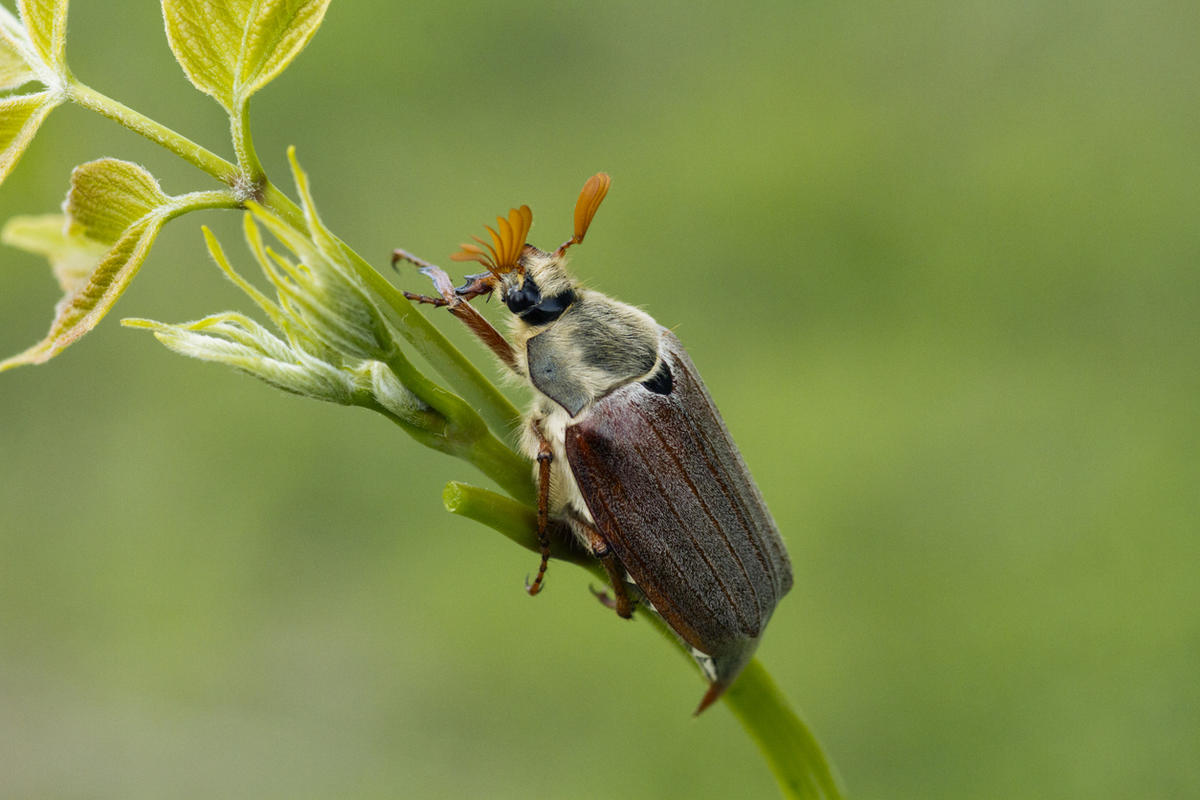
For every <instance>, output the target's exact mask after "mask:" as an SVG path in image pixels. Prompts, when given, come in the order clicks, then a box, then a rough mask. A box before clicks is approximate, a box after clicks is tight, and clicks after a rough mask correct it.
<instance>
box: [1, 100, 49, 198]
mask: <svg viewBox="0 0 1200 800" xmlns="http://www.w3.org/2000/svg"><path fill="white" fill-rule="evenodd" d="M60 102H61V100H60V99H59V98H58V97H57V96H55V95H54V94H53V93H52V92H48V91H46V92H38V93H36V94H27V95H20V96H18V97H7V98H4V99H3V100H0V181H3V180H4V179H5V178H7V177H8V173H10V172H12V169H13V167H15V166H16V165H17V161H18V160H19V159H20V158H21V154H22V153H24V152H25V148H26V147H28V146H29V143H30V142H31V141H33V137H34V136H35V135H36V134H37V132H38V128H40V127H41V125H42V122H43V121H45V119H46V115H47V114H49V113H50V112H51V111H52V110H53V109H54V107H55V106H56V105H58V104H59V103H60Z"/></svg>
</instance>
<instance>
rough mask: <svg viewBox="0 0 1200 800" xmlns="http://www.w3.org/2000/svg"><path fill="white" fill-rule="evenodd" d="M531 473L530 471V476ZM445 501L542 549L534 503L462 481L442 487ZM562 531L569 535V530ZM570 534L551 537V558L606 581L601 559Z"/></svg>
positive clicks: (530, 547)
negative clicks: (575, 566)
mask: <svg viewBox="0 0 1200 800" xmlns="http://www.w3.org/2000/svg"><path fill="white" fill-rule="evenodd" d="M526 466H528V464H527V465H526ZM528 474H529V473H528V471H527V472H526V475H528ZM442 502H443V503H444V504H445V506H446V510H447V511H449V512H450V513H452V514H458V515H459V516H462V517H466V518H467V519H471V520H474V521H476V522H479V523H482V524H483V525H487V526H488V527H489V528H491V529H493V530H495V531H499V532H500V533H502V534H504V535H505V536H506V537H508V538H509V539H510V540H512V541H513V542H514V543H516V544H518V545H520V546H521V547H524V548H525V549H526V550H530V551H532V552H534V553H537V552H540V550H541V545H540V544H539V543H538V538H537V509H535V508H534V507H533V505H531V504H530V503H521V502H518V501H516V500H513V499H511V498H508V497H505V496H504V495H502V494H497V493H496V492H492V491H489V490H487V489H480V488H479V487H478V486H471V485H470V484H467V483H460V482H459V481H451V482H450V483H447V484H446V488H445V489H443V490H442ZM558 533H564V534H565V531H563V532H558ZM569 536H570V535H569V534H566V535H552V536H551V537H550V555H551V557H552V558H555V559H558V560H559V561H569V562H570V563H572V564H576V565H578V566H581V567H583V568H584V569H586V570H588V571H590V572H591V573H592V574H593V575H595V576H596V577H597V578H599V579H600V580H602V581H606V580H607V579H608V578H607V576H606V574H605V572H604V569H603V567H601V566H600V562H599V561H597V560H596V559H594V558H592V557H591V556H589V555H588V554H587V553H585V552H583V551H582V550H580V549H579V548H578V547H574V546H573V545H572V542H571V539H570V538H569Z"/></svg>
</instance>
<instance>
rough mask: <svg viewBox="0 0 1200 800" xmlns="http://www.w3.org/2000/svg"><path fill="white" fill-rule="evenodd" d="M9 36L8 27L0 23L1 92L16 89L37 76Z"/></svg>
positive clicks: (10, 35)
mask: <svg viewBox="0 0 1200 800" xmlns="http://www.w3.org/2000/svg"><path fill="white" fill-rule="evenodd" d="M11 37H12V34H10V33H9V31H8V29H7V28H5V27H4V26H3V25H0V91H3V92H7V91H9V90H10V89H16V88H17V87H19V86H21V85H23V84H26V83H28V82H29V81H31V80H34V79H35V78H36V77H37V73H35V72H34V71H33V69H32V68H31V67H30V66H29V64H28V63H27V62H26V61H25V58H24V56H22V55H21V53H20V51H19V50H18V49H17V45H16V42H15V41H14V40H13V39H12V38H11Z"/></svg>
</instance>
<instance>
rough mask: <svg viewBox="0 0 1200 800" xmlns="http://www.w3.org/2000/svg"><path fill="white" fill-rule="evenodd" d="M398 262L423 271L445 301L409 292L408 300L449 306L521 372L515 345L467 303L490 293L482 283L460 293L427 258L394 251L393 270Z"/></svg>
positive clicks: (490, 348) (505, 361)
mask: <svg viewBox="0 0 1200 800" xmlns="http://www.w3.org/2000/svg"><path fill="white" fill-rule="evenodd" d="M398 261H409V262H411V263H413V264H416V265H417V266H418V267H420V268H421V274H423V275H425V276H427V277H428V278H429V279H430V280H431V281H433V288H435V289H437V291H438V294H439V295H441V297H429V296H428V295H423V294H414V293H412V292H405V293H404V296H405V297H406V298H407V299H409V300H415V301H416V302H418V303H429V304H431V305H434V306H446V308H447V309H449V311H450V313H451V314H453V315H454V316H455V317H457V318H458V319H460V320H461V321H462V322H463V324H465V325H466V326H467V327H468V328H470V329H471V333H473V334H475V335H476V336H478V337H479V338H480V340H482V341H483V343H484V344H485V345H487V346H488V349H489V350H491V351H492V352H493V353H495V354H496V355H497V356H498V357H499V359H500V360H501V361H503V362H504V365H505V366H506V367H508V368H509V369H511V370H512V371H513V372H519V371H520V369H519V367H518V366H517V354H516V351H514V350H513V348H512V345H511V344H509V343H508V340H507V339H505V338H504V337H503V336H502V335H501V334H500V332H499V331H498V330H496V329H495V328H494V327H492V323H490V322H488V321H487V320H486V319H484V318H483V316H482V315H480V313H479V312H478V311H476V310H475V309H474V308H472V307H471V304H470V303H469V302H467V301H468V300H470V299H471V298H472V297H477V296H479V295H480V294H485V293H486V292H485V291H483V289H482V288H480V287H481V286H482V285H483V282H482V281H480V280H476V281H474V282H473V283H471V284H469V285H468V286H464V287H463V288H462V290H456V289H455V288H454V284H453V282H452V281H451V280H450V276H449V275H447V274H446V271H445V270H444V269H442V268H441V267H439V266H437V265H436V264H431V263H429V262H428V261H426V260H425V259H423V258H418V257H417V256H414V255H413V254H412V253H409V252H408V251H407V250H394V251H393V252H392V266H395V265H396V262H398ZM489 291H490V289H489Z"/></svg>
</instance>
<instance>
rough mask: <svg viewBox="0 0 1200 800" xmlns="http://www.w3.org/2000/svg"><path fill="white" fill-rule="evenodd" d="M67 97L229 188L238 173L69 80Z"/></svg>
mask: <svg viewBox="0 0 1200 800" xmlns="http://www.w3.org/2000/svg"><path fill="white" fill-rule="evenodd" d="M67 97H69V98H70V99H71V100H72V101H73V102H75V103H76V104H77V105H80V106H82V107H84V108H86V109H89V110H91V111H95V112H96V113H97V114H100V115H101V116H104V117H108V118H109V119H111V120H113V121H114V122H117V123H119V124H121V125H124V126H125V127H126V128H128V129H129V130H131V131H133V132H134V133H138V134H141V135H142V136H145V137H146V138H147V139H149V140H150V141H152V142H154V143H156V144H158V145H161V146H162V147H165V148H166V149H167V150H170V151H171V152H172V153H175V154H176V155H177V156H179V157H180V158H182V159H183V160H184V161H186V162H188V163H189V164H192V165H194V166H196V167H199V168H200V169H202V170H203V171H205V172H207V173H208V174H209V175H211V176H213V177H214V178H216V179H217V180H219V181H221V183H224V184H226V185H229V186H233V185H234V184H235V182H236V181H237V178H238V175H239V172H238V168H237V166H235V165H234V164H231V163H229V162H228V161H226V160H225V159H223V158H221V157H220V156H218V155H217V154H216V153H214V152H212V151H211V150H208V149H206V148H204V147H202V146H200V145H198V144H196V143H195V142H193V141H192V140H191V139H189V138H187V137H186V136H183V135H182V134H179V133H176V132H175V131H173V130H171V129H170V128H168V127H167V126H165V125H162V124H160V123H158V122H155V121H154V120H152V119H150V118H149V117H147V116H145V115H144V114H140V113H138V112H137V111H134V110H133V109H132V108H130V107H129V106H126V105H124V104H122V103H119V102H117V101H116V100H114V99H112V98H111V97H109V96H108V95H106V94H103V93H101V92H98V91H96V90H95V89H93V88H91V87H90V86H87V85H85V84H83V83H80V82H79V81H78V80H76V79H75V78H71V81H70V83H69V84H68V85H67Z"/></svg>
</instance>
